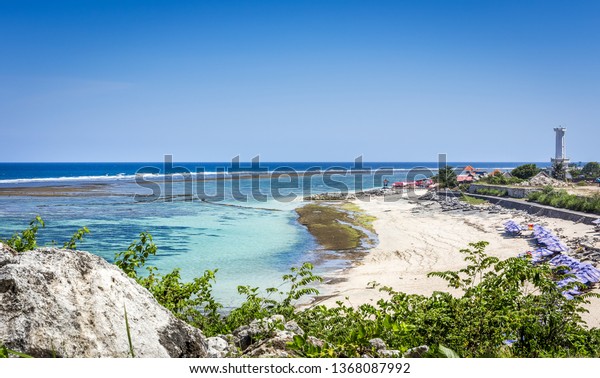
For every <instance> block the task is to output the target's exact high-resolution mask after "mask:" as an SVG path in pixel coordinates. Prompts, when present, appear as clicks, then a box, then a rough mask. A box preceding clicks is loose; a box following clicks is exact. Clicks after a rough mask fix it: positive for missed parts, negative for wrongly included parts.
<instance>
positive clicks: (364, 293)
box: [317, 197, 600, 327]
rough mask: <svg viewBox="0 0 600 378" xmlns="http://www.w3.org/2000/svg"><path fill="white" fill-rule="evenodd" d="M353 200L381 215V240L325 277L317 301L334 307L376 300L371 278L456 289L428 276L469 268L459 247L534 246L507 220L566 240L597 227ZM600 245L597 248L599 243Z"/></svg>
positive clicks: (414, 289) (598, 311) (592, 319)
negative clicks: (508, 227) (507, 229)
mask: <svg viewBox="0 0 600 378" xmlns="http://www.w3.org/2000/svg"><path fill="white" fill-rule="evenodd" d="M354 203H355V204H356V205H358V206H359V207H361V208H362V209H364V210H365V211H366V213H367V214H369V215H373V216H375V217H377V220H376V221H375V222H374V223H373V225H374V227H375V230H376V232H377V234H378V236H379V244H378V245H377V246H376V247H375V248H373V249H372V250H370V251H369V252H368V253H367V254H366V255H365V256H364V258H363V259H360V260H358V261H356V262H355V263H354V264H353V266H352V267H351V268H349V269H345V270H343V271H339V272H336V273H335V274H333V275H331V276H329V277H326V278H327V279H329V280H330V283H329V284H326V285H323V288H322V289H321V294H322V297H321V299H320V300H317V303H319V304H325V305H331V306H333V305H335V302H336V301H340V300H341V301H344V302H346V303H349V304H351V305H353V306H358V305H360V304H363V303H372V304H375V303H376V302H377V300H378V299H380V298H383V297H385V296H386V294H385V293H381V292H380V291H379V290H378V289H377V288H375V289H374V288H370V286H371V285H370V283H372V282H377V283H378V284H380V285H382V286H383V285H385V286H389V287H391V288H393V289H394V290H396V291H402V292H405V293H410V294H422V295H430V294H431V293H432V292H434V291H449V292H453V291H452V290H451V289H449V288H448V287H447V284H446V281H444V280H442V279H440V278H437V277H431V278H428V277H427V274H428V273H430V272H433V271H446V270H458V269H461V268H463V267H465V266H466V263H465V262H464V260H463V254H461V253H460V252H459V250H460V249H463V248H467V247H468V243H470V242H477V241H482V240H485V241H487V242H489V245H488V247H487V248H486V252H487V253H488V254H489V255H492V256H496V257H498V258H500V259H506V258H509V257H514V256H517V255H518V254H519V253H522V252H525V251H527V250H532V249H533V248H532V244H531V242H530V241H529V238H527V237H509V236H506V235H505V234H504V229H503V223H504V222H505V221H506V220H508V219H514V220H515V221H517V222H521V223H530V222H535V223H538V224H542V225H545V226H547V227H550V228H552V229H553V230H555V232H556V231H557V230H558V232H557V233H558V235H559V236H561V237H564V238H573V237H581V236H584V235H594V230H593V227H592V226H589V225H585V224H576V223H574V222H570V221H564V220H560V219H554V218H539V217H534V216H529V215H523V213H515V212H512V211H508V210H507V211H506V212H505V213H499V214H490V213H488V212H487V211H481V212H480V211H475V212H462V211H449V212H442V211H441V209H440V205H439V204H438V203H436V202H429V201H426V202H423V201H420V202H419V203H414V202H412V201H408V200H407V199H402V200H398V201H394V202H385V201H384V200H383V198H382V197H374V198H371V200H370V201H369V202H366V201H362V200H355V201H354ZM527 234H528V232H525V233H524V235H527ZM598 244H599V243H597V245H596V247H598V246H600V245H598ZM596 291H598V290H597V289H596ZM454 293H456V294H458V292H454ZM591 302H592V303H591V304H589V305H587V308H588V310H589V311H590V312H589V313H587V314H583V317H584V319H585V321H586V322H587V323H588V325H589V326H590V327H599V326H600V300H598V299H591Z"/></svg>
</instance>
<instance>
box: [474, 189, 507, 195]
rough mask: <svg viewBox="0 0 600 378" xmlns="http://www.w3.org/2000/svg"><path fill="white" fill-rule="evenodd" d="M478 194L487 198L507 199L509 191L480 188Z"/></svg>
mask: <svg viewBox="0 0 600 378" xmlns="http://www.w3.org/2000/svg"><path fill="white" fill-rule="evenodd" d="M477 194H483V195H487V196H496V197H506V196H507V195H508V191H506V190H500V189H492V188H480V189H477Z"/></svg>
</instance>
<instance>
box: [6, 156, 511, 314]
mask: <svg viewBox="0 0 600 378" xmlns="http://www.w3.org/2000/svg"><path fill="white" fill-rule="evenodd" d="M102 164H104V165H106V166H104V165H102ZM136 164H137V165H136ZM136 164H133V163H126V164H121V163H111V164H108V163H99V164H91V163H86V164H80V163H69V164H55V165H53V164H48V163H45V164H38V165H37V166H36V163H28V164H26V165H23V164H21V165H19V164H12V165H11V164H8V163H2V164H0V176H1V177H3V178H5V179H4V180H2V179H0V187H20V186H40V185H68V186H75V187H80V186H83V185H85V184H89V183H90V182H92V183H96V184H98V183H100V184H101V185H100V186H99V188H98V192H91V193H90V192H85V191H84V192H83V193H84V194H85V195H72V196H62V197H23V196H21V197H7V196H0V238H8V237H10V235H11V234H12V233H13V232H14V231H15V230H22V229H24V228H26V227H27V224H28V222H29V221H30V220H31V219H33V218H34V217H35V216H36V215H40V216H41V217H42V218H43V219H44V221H45V222H46V228H45V229H41V230H40V234H39V244H41V245H53V244H55V245H57V246H62V244H63V243H64V242H65V241H67V239H69V238H70V236H71V235H72V234H73V233H74V232H75V231H76V230H77V229H78V228H80V227H82V226H87V227H88V228H89V229H90V231H91V234H89V235H86V237H85V240H84V241H83V242H81V243H79V249H81V250H87V251H90V252H92V253H94V254H97V255H100V256H102V257H103V258H105V259H106V260H108V261H112V260H113V258H114V255H115V253H117V252H119V251H122V250H125V249H126V248H127V246H128V245H129V244H130V243H131V242H133V241H135V240H136V239H137V237H138V235H139V233H140V232H144V231H147V232H150V233H151V234H152V235H153V237H154V241H155V243H156V244H157V245H158V247H159V250H158V254H157V256H156V257H154V258H152V259H151V260H150V261H149V264H150V265H155V266H157V267H158V268H159V270H160V271H161V272H162V273H167V272H169V271H171V270H172V269H174V268H181V275H182V277H183V279H184V280H191V279H192V278H194V277H197V276H200V275H202V273H203V272H204V271H205V270H207V269H210V270H214V269H218V272H217V283H216V284H215V286H214V294H215V296H216V297H217V299H218V300H220V301H221V302H222V303H223V304H224V305H225V306H226V307H229V306H234V305H236V304H239V303H240V302H241V301H242V299H243V298H241V297H240V296H239V295H238V294H237V290H236V288H237V286H238V285H251V286H256V287H260V288H263V289H264V288H267V287H271V286H277V285H279V284H280V283H281V276H282V275H284V274H286V273H288V272H289V269H290V267H292V266H298V265H300V264H302V263H303V262H306V261H308V262H315V263H318V264H317V268H316V272H317V273H319V274H326V273H327V272H328V271H330V270H332V269H336V268H340V267H341V266H343V265H344V264H345V262H344V260H343V259H342V260H339V259H323V256H324V255H327V252H326V251H321V250H319V247H318V245H316V243H315V241H314V239H313V238H312V236H311V235H310V234H309V233H308V232H307V231H306V229H305V228H304V227H303V226H301V225H299V224H298V223H297V221H296V218H297V216H296V213H295V211H294V209H295V208H296V207H297V206H299V205H301V204H302V202H301V200H302V197H303V196H304V195H306V194H310V193H306V192H304V191H303V190H302V188H301V187H298V189H283V190H282V193H283V194H290V193H291V194H294V195H295V196H296V198H295V200H293V201H279V200H275V199H274V198H273V191H272V190H271V188H272V182H271V181H270V180H268V179H261V180H258V181H256V182H255V185H256V186H257V188H258V189H259V190H260V191H261V193H264V194H266V197H265V198H264V199H262V198H260V197H259V198H258V199H257V198H253V197H252V196H251V195H250V194H252V181H251V180H249V179H241V180H239V181H225V182H222V187H221V188H222V191H223V198H222V199H219V200H215V201H208V202H202V201H191V202H185V201H182V200H173V201H170V200H168V201H153V202H138V201H136V200H135V198H134V197H133V195H134V194H136V193H147V191H148V189H147V188H143V187H140V186H139V185H137V184H136V183H135V182H134V181H133V180H132V179H130V178H129V179H127V178H124V177H126V176H127V175H129V174H131V171H133V170H134V169H137V168H139V166H140V164H142V163H136ZM296 164H300V165H299V166H298V167H297V168H303V167H305V166H306V167H309V166H311V164H312V163H296ZM330 164H334V163H330ZM343 164H345V165H342V164H338V163H335V165H338V166H340V165H342V166H344V167H346V166H347V167H350V166H351V164H350V163H343ZM386 164H388V163H386ZM389 164H390V165H393V166H395V167H400V168H399V169H398V170H396V171H394V172H393V173H392V174H390V175H388V176H386V178H388V179H389V180H390V181H391V182H393V181H394V180H403V179H405V178H406V175H407V170H406V169H405V167H409V165H410V164H411V163H389ZM514 164H516V163H494V164H493V165H492V166H494V165H495V166H501V167H510V166H511V165H514ZM429 165H432V166H433V165H434V164H433V163H429ZM73 166H74V168H73ZM478 166H482V165H478ZM212 168H214V167H212ZM105 171H106V172H107V173H106V175H108V176H106V175H102V174H101V173H102V172H105ZM19 172H20V173H19ZM69 172H71V173H70V174H71V176H70V177H69V176H68V175H69ZM134 172H135V171H134ZM121 173H123V175H121ZM114 175H116V176H114ZM38 176H39V177H38ZM91 177H93V179H90V178H91ZM355 179H356V176H353V175H345V176H344V175H340V176H338V177H336V180H337V182H338V184H334V185H336V186H337V187H339V183H341V184H343V185H345V186H346V187H347V188H348V190H353V189H354V185H355V184H356V182H361V183H362V188H363V189H368V188H371V187H373V186H378V185H380V184H378V183H377V180H374V176H373V175H365V176H363V177H362V179H360V180H358V181H356V180H355ZM379 179H380V180H381V179H382V178H379ZM15 180H16V181H15ZM204 184H205V186H206V188H205V189H206V193H208V194H214V193H217V192H218V188H219V185H221V184H218V183H217V182H216V181H207V182H205V183H204ZM158 185H159V187H160V188H161V191H163V192H164V188H165V183H164V182H159V184H158ZM232 186H237V187H239V190H240V193H242V194H243V195H245V196H248V200H240V199H239V198H237V199H236V198H235V197H234V195H233V193H234V192H235V191H234V190H233V189H232ZM187 189H189V187H186V184H185V183H183V182H178V181H177V180H175V182H174V183H173V185H172V189H171V190H170V191H172V194H173V195H174V196H175V198H178V197H177V195H179V194H182V193H186V190H187ZM193 189H194V193H196V189H197V183H194V186H193ZM304 189H308V190H310V192H311V193H318V192H324V191H335V190H338V189H337V188H335V187H334V188H332V187H331V186H328V185H327V184H326V182H324V180H323V177H320V176H315V177H313V178H312V179H311V180H310V181H309V182H307V184H306V186H305V188H304ZM255 197H256V196H255ZM180 199H181V198H180Z"/></svg>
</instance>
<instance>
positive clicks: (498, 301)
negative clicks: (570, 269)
mask: <svg viewBox="0 0 600 378" xmlns="http://www.w3.org/2000/svg"><path fill="white" fill-rule="evenodd" d="M486 245H487V243H486V242H479V243H472V244H470V245H469V246H470V248H468V249H464V250H462V251H461V252H462V253H464V254H465V261H467V263H468V266H467V267H466V268H464V269H461V270H459V271H449V272H435V273H431V274H430V276H434V277H439V278H442V279H444V280H446V281H447V282H448V285H449V287H452V288H455V289H459V290H461V291H462V296H458V297H455V296H452V295H451V294H449V293H447V292H435V293H434V294H432V295H431V296H421V295H411V294H405V293H400V292H396V291H393V290H392V289H390V288H385V287H384V288H382V289H381V290H383V291H384V292H387V293H388V294H389V298H388V299H382V300H380V301H378V302H377V305H376V306H374V305H370V304H366V305H362V306H360V307H358V308H353V307H349V306H346V305H344V304H343V303H341V302H338V305H337V307H334V308H326V307H324V306H317V307H314V308H311V309H308V310H304V311H301V312H297V313H296V315H295V320H296V321H297V322H298V324H299V325H300V326H301V327H302V328H303V329H304V330H305V332H306V335H305V336H304V337H300V336H298V337H296V338H295V340H294V343H293V346H292V347H293V348H295V349H297V350H299V351H301V352H302V354H303V355H305V356H307V357H329V356H334V357H359V356H361V355H362V354H363V353H373V351H372V348H371V346H370V344H369V342H368V341H369V340H370V339H372V338H374V337H379V338H382V339H383V340H384V341H385V342H386V344H387V345H388V346H389V348H392V349H397V350H399V351H400V352H404V351H406V350H407V349H408V348H410V347H414V346H417V345H424V344H425V345H429V346H433V352H432V354H434V355H435V354H436V353H437V352H440V349H442V348H441V346H444V347H447V348H450V349H451V350H453V351H455V352H456V353H458V355H460V356H462V357H567V356H570V357H574V356H597V355H598V354H599V353H600V334H599V332H598V330H596V329H593V330H587V329H586V328H585V325H584V323H583V321H582V319H581V317H580V313H581V312H584V311H585V310H583V308H582V305H583V304H584V303H586V302H587V298H588V297H590V296H592V294H585V295H582V296H579V297H577V298H575V299H574V300H571V301H569V300H567V299H566V298H565V297H564V296H563V295H562V293H561V291H562V290H564V288H563V289H560V288H558V287H557V286H556V284H555V281H554V280H555V279H556V278H557V277H560V274H559V272H558V271H556V270H552V269H551V268H550V267H549V266H548V265H537V266H534V265H532V264H530V263H529V261H528V260H526V259H521V258H510V259H507V260H504V261H499V260H498V259H497V258H495V257H490V256H487V255H486V254H485V252H484V249H485V246H486ZM308 336H314V337H317V338H320V339H321V340H325V341H326V343H325V345H323V346H322V347H317V346H315V345H313V344H311V343H309V342H308ZM507 344H512V345H510V346H509V345H507Z"/></svg>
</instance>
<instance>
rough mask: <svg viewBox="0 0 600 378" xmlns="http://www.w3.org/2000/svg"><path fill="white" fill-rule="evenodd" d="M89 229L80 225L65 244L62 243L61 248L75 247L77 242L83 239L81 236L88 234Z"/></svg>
mask: <svg viewBox="0 0 600 378" xmlns="http://www.w3.org/2000/svg"><path fill="white" fill-rule="evenodd" d="M89 233H90V230H88V228H87V227H81V228H80V229H79V230H77V231H76V232H75V233H74V234H73V236H72V237H71V240H69V241H68V242H66V243H65V244H63V248H64V249H73V250H75V249H77V242H78V241H81V240H82V239H83V236H84V235H85V234H89Z"/></svg>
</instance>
